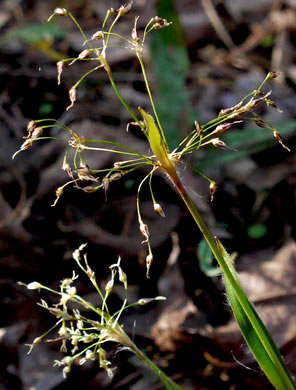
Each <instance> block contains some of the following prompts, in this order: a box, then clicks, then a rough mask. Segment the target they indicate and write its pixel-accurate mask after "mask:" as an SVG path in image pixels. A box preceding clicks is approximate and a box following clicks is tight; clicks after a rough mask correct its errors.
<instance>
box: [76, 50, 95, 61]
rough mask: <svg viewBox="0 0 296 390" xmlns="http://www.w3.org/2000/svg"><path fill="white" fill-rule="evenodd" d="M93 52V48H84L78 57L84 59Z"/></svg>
mask: <svg viewBox="0 0 296 390" xmlns="http://www.w3.org/2000/svg"><path fill="white" fill-rule="evenodd" d="M91 53H92V49H84V50H82V52H81V53H80V54H79V56H78V59H79V60H84V59H85V58H88V57H89V56H90V55H91Z"/></svg>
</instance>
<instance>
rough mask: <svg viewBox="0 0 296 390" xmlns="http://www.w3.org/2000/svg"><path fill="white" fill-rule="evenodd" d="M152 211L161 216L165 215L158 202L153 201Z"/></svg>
mask: <svg viewBox="0 0 296 390" xmlns="http://www.w3.org/2000/svg"><path fill="white" fill-rule="evenodd" d="M153 206H154V211H155V212H156V213H157V214H158V215H160V216H161V217H165V213H164V211H163V208H162V207H161V205H160V204H159V203H154V205H153Z"/></svg>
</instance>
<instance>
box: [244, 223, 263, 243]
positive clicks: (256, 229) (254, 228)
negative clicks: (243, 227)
mask: <svg viewBox="0 0 296 390" xmlns="http://www.w3.org/2000/svg"><path fill="white" fill-rule="evenodd" d="M266 233H267V227H266V226H265V225H262V224H259V223H256V224H254V225H250V226H249V227H248V236H249V237H250V238H253V239H258V238H262V237H264V236H265V235H266Z"/></svg>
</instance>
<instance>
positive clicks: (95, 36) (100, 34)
mask: <svg viewBox="0 0 296 390" xmlns="http://www.w3.org/2000/svg"><path fill="white" fill-rule="evenodd" d="M102 38H103V31H97V32H95V33H94V34H93V35H92V36H91V38H90V40H91V41H94V40H96V41H97V40H99V39H102Z"/></svg>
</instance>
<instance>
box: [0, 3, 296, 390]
mask: <svg viewBox="0 0 296 390" xmlns="http://www.w3.org/2000/svg"><path fill="white" fill-rule="evenodd" d="M121 4H122V2H120V1H112V0H110V1H108V0H101V1H95V0H64V1H54V0H53V1H45V0H43V1H34V0H2V2H1V7H0V28H1V38H0V80H1V81H0V86H1V92H0V131H1V142H0V183H1V187H0V188H1V191H0V256H1V258H0V296H1V299H0V313H1V315H0V351H1V353H0V356H1V359H0V389H1V390H22V389H24V390H33V389H36V390H66V389H73V388H75V389H78V388H81V389H110V390H111V389H112V390H115V389H132V390H141V389H154V390H156V389H162V385H161V384H160V383H159V381H158V379H157V378H156V377H154V376H153V375H152V374H150V372H148V371H147V368H145V367H142V364H141V363H139V362H138V361H137V360H136V359H135V357H134V356H132V355H131V354H130V353H129V352H127V351H118V348H117V346H115V345H110V346H109V348H108V351H109V352H108V354H109V355H108V359H109V360H111V361H112V364H113V367H115V368H116V369H115V370H114V378H113V380H112V381H110V380H109V379H108V377H107V375H106V373H105V372H104V371H102V370H100V368H99V363H98V361H91V362H89V363H88V364H86V365H84V366H82V367H80V366H79V364H77V366H75V367H74V368H73V370H72V372H71V374H70V376H69V377H68V378H67V379H65V378H63V377H62V374H61V370H60V369H59V368H57V367H55V368H53V367H52V364H53V361H54V360H55V359H61V357H62V354H61V352H59V347H60V346H59V344H58V343H56V342H55V343H46V344H41V345H39V346H37V347H36V348H34V349H33V351H32V353H31V354H30V355H27V351H28V348H27V347H26V346H25V344H28V343H30V342H32V340H33V339H34V338H35V337H37V336H38V335H40V334H41V333H42V332H45V331H46V330H47V329H48V328H49V327H50V326H52V325H53V323H54V318H53V317H51V316H50V315H49V314H48V313H47V312H45V311H44V310H42V308H40V307H39V306H37V305H36V303H37V302H38V301H39V300H40V298H43V299H47V300H48V301H49V302H50V303H54V302H55V301H54V297H51V296H49V295H46V294H44V293H42V294H38V293H37V292H35V291H33V292H32V291H28V290H26V289H25V288H24V287H21V286H19V285H17V282H18V281H20V280H21V281H23V282H25V283H28V282H31V281H34V280H37V281H39V282H41V283H43V284H46V285H48V286H51V287H54V288H58V286H59V282H60V280H61V279H63V278H65V277H71V275H72V270H73V269H75V270H76V271H77V272H78V270H77V268H76V267H77V266H76V264H75V262H74V261H73V260H72V252H73V251H74V250H75V249H77V248H78V247H79V246H80V245H81V244H82V243H88V246H87V253H88V259H89V263H90V264H91V267H92V268H93V269H94V270H95V272H96V275H97V278H98V280H99V281H100V283H101V286H102V288H103V287H104V285H105V284H106V282H107V281H108V280H109V277H110V272H109V271H110V270H109V266H110V265H111V264H113V263H115V262H117V258H118V256H121V258H122V262H121V265H122V268H123V269H124V271H125V272H126V273H127V276H128V283H129V298H130V300H131V301H136V300H138V299H139V298H142V297H154V296H156V295H164V296H166V297H167V298H168V299H167V301H166V302H156V303H153V304H151V305H150V306H144V307H141V308H140V309H131V310H130V311H127V312H125V313H124V314H123V316H122V318H121V321H122V323H124V324H125V329H126V331H127V332H128V333H129V334H130V335H131V336H132V337H133V338H134V340H135V342H136V344H137V345H138V346H139V347H141V348H142V349H143V350H144V351H145V352H146V353H147V354H148V355H149V356H150V357H151V358H152V359H153V361H155V363H156V364H158V365H159V367H161V368H162V369H163V370H164V371H165V372H166V373H167V374H168V375H170V376H171V377H172V378H173V379H174V380H176V381H177V382H178V383H179V384H180V385H181V386H182V387H184V389H186V390H191V389H204V390H206V389H208V390H210V389H216V388H217V389H222V390H223V389H231V390H235V389H239V390H243V389H269V388H270V385H269V384H268V383H267V381H266V379H265V378H264V376H263V375H262V374H261V373H260V370H259V368H258V367H257V365H256V364H255V362H254V360H253V358H252V356H251V354H250V352H249V351H248V349H247V347H246V346H245V344H244V342H243V340H242V338H241V336H240V332H239V330H238V328H237V326H236V324H235V322H234V320H233V319H232V316H231V313H230V310H229V307H228V304H227V301H226V298H225V295H224V287H223V281H222V280H221V278H220V276H219V275H218V276H217V273H215V267H216V265H215V263H214V262H213V261H212V258H211V256H209V253H208V250H207V247H206V246H205V245H204V242H203V241H202V237H201V234H200V232H199V231H198V230H197V228H196V226H195V224H194V223H193V222H192V220H191V218H190V216H189V214H188V212H187V211H186V210H185V208H184V207H183V205H182V204H181V202H180V200H179V199H178V196H177V194H176V193H175V191H174V189H173V188H172V187H171V186H170V185H169V184H168V182H167V181H166V179H165V178H164V177H162V175H161V174H156V175H155V177H154V178H153V188H154V194H155V196H156V198H157V200H158V201H159V202H160V203H161V204H162V207H163V208H164V211H165V214H166V217H165V219H162V218H161V217H159V216H158V215H157V214H156V213H154V211H153V204H152V201H151V198H150V192H149V189H148V186H147V188H143V191H142V192H141V210H142V215H143V218H144V219H145V221H146V222H147V223H148V225H149V229H150V232H151V244H152V248H153V252H154V257H155V259H154V263H153V265H152V268H151V275H150V276H151V278H150V279H147V278H146V269H145V257H146V255H147V253H146V246H145V245H143V244H141V241H142V237H141V234H140V232H139V229H138V221H137V213H136V193H137V187H138V184H139V182H140V181H141V179H142V178H143V177H144V175H145V174H146V173H147V171H146V170H145V169H143V170H139V171H136V172H134V173H132V174H131V175H129V176H127V177H124V178H123V179H121V180H119V181H116V182H114V183H111V185H110V188H109V190H108V193H107V199H105V194H104V192H103V191H101V192H100V191H99V192H95V193H92V194H87V193H84V192H82V191H78V190H77V189H75V188H71V187H67V189H66V190H65V191H64V194H63V196H62V197H61V199H60V200H59V202H58V203H57V205H56V206H55V207H51V204H52V203H53V202H54V200H55V191H56V189H57V188H58V187H59V186H61V185H62V184H63V183H65V181H66V180H67V177H66V174H65V172H64V171H62V170H61V167H62V163H63V151H64V146H63V144H62V143H58V142H54V141H42V142H36V143H34V145H33V147H32V148H30V149H29V150H27V151H24V152H22V153H20V154H18V155H17V156H16V158H15V159H14V160H12V158H11V157H12V155H13V154H14V153H15V152H16V151H17V150H18V149H19V147H20V145H21V144H22V142H23V140H22V137H23V136H25V135H26V125H27V122H28V121H29V120H32V119H42V118H55V119H59V120H60V121H62V122H64V123H65V124H67V126H69V127H71V128H72V129H73V130H75V131H76V132H77V133H79V134H80V135H83V136H85V137H88V138H97V139H108V140H110V139H111V140H113V141H116V142H118V143H123V144H128V145H129V146H130V147H132V148H134V149H136V150H140V151H142V152H143V153H148V152H149V148H148V145H147V143H146V142H145V140H144V138H143V137H142V135H141V134H140V131H139V130H138V129H137V128H136V127H131V128H130V131H129V133H127V132H126V125H127V123H128V122H129V121H130V120H131V118H130V116H129V114H128V113H127V112H126V111H125V109H124V108H123V107H122V106H121V104H120V102H119V101H118V99H117V98H116V95H115V93H114V91H113V89H112V87H111V86H110V84H109V83H108V78H107V76H106V74H105V73H104V71H103V70H100V71H98V72H96V73H94V74H92V75H91V76H90V77H89V78H87V79H86V80H84V81H83V82H82V83H81V85H80V86H79V89H78V98H77V102H76V104H75V105H74V107H73V108H72V109H71V110H69V111H66V107H67V106H68V105H69V97H68V90H69V89H70V88H71V86H72V85H73V84H74V83H75V82H76V81H77V80H79V78H80V77H81V76H82V75H83V74H84V73H85V72H87V71H88V70H89V69H90V65H89V63H88V62H79V63H78V62H77V63H75V64H73V65H72V66H71V67H68V68H67V69H65V70H64V72H63V75H62V82H61V84H60V85H57V71H56V62H57V61H59V60H60V59H62V58H64V57H67V56H69V57H75V56H78V54H79V53H80V52H81V51H82V43H83V38H82V37H81V35H80V33H79V31H78V29H77V28H76V26H75V25H74V24H73V22H71V20H70V19H69V18H63V17H61V18H58V17H56V18H55V19H54V20H53V21H52V22H51V23H49V24H47V23H46V20H47V18H48V17H49V15H50V14H52V12H53V10H54V8H55V7H65V8H67V9H68V10H69V11H71V13H72V14H73V15H74V16H75V17H76V18H77V20H78V21H79V23H80V24H81V26H82V27H83V29H84V32H85V34H86V35H87V36H88V37H90V36H91V35H92V34H93V33H95V32H96V31H98V30H100V29H101V24H102V22H103V20H104V17H105V14H106V11H107V9H108V8H109V7H114V8H116V7H118V6H120V5H121ZM137 15H139V16H140V18H139V21H138V28H139V32H141V31H143V28H144V27H145V25H146V23H147V22H148V21H149V20H150V19H151V18H152V17H153V16H155V15H158V16H161V17H164V18H167V19H168V20H169V21H173V24H172V25H171V26H170V27H168V28H167V29H166V30H163V31H154V32H153V33H152V34H151V35H150V36H149V39H148V40H147V45H146V49H145V52H144V54H145V55H144V57H145V63H146V65H147V72H148V77H149V80H150V83H151V88H152V91H153V93H154V96H155V99H156V103H157V108H158V111H159V115H160V118H161V120H162V124H163V127H164V129H165V131H166V134H167V136H168V141H169V145H170V147H171V148H174V147H175V146H176V145H177V144H178V142H179V141H180V140H182V138H183V137H184V136H186V134H188V133H189V131H191V130H192V129H193V125H194V121H195V120H198V121H200V123H204V122H206V121H209V120H211V119H213V118H215V117H216V116H217V114H218V113H219V111H220V110H221V109H222V108H227V107H231V106H234V105H235V104H237V103H238V102H239V101H240V100H241V99H242V98H243V97H244V96H246V95H247V94H248V93H250V92H252V91H253V90H254V89H255V88H257V87H258V86H259V85H260V83H261V82H262V81H263V79H264V77H265V75H266V74H267V72H268V71H270V70H273V71H279V72H281V73H280V75H279V76H278V78H277V79H275V80H274V81H273V82H272V84H271V83H269V84H268V85H267V86H266V87H265V91H268V90H269V89H272V91H273V94H272V96H273V99H274V100H275V102H276V104H277V106H278V107H279V108H280V109H281V110H282V111H283V112H282V113H279V112H278V111H277V110H276V109H274V108H270V109H268V110H267V109H266V111H264V110H261V112H260V114H261V115H262V116H263V117H264V118H265V120H267V121H270V122H272V123H273V124H274V125H276V127H277V128H278V130H279V131H280V132H281V134H282V136H283V139H284V142H285V143H286V145H287V146H288V147H289V148H290V149H291V152H290V153H289V152H287V151H286V150H285V149H283V148H282V147H281V146H280V145H279V144H278V143H277V142H276V140H275V139H274V138H273V136H272V131H270V130H268V129H266V128H265V129H264V128H259V127H256V126H255V125H254V124H252V123H246V124H244V125H241V126H240V127H237V128H233V129H232V130H231V131H229V132H228V133H227V134H225V137H224V138H223V139H224V141H225V142H226V143H227V145H229V146H231V147H232V148H234V149H235V151H234V150H232V149H225V150H219V151H217V150H214V149H211V148H210V149H209V150H206V149H202V150H201V151H200V152H198V153H197V154H196V155H195V156H193V157H192V158H191V159H190V161H189V162H190V163H191V164H192V165H193V166H194V167H195V168H196V169H198V170H199V171H201V172H203V173H204V174H206V175H207V176H209V177H211V178H212V179H213V180H215V182H216V183H217V184H218V186H219V189H218V191H217V193H216V195H215V197H214V201H213V202H212V203H211V202H210V194H209V188H208V182H207V181H206V180H204V179H203V178H202V177H201V176H198V175H196V174H193V173H192V172H191V171H190V169H185V168H182V171H181V174H182V178H183V180H184V183H185V184H186V187H187V188H188V190H189V192H190V194H191V195H192V197H193V199H194V201H195V202H196V204H197V206H198V208H199V210H200V211H201V212H202V215H203V216H204V218H205V219H206V221H207V222H208V224H209V225H210V226H211V229H212V231H213V232H214V233H215V235H217V236H218V237H220V239H221V240H222V241H223V243H224V245H225V246H226V247H227V249H228V250H229V251H230V252H237V253H239V256H238V257H237V260H236V265H237V269H238V270H239V271H240V274H241V280H242V283H243V285H244V287H245V288H246V290H247V292H248V295H249V297H250V298H251V299H252V301H253V302H254V303H255V305H256V307H257V308H258V311H259V312H260V313H261V314H262V316H263V318H264V320H265V323H266V324H267V326H268V327H269V329H270V330H271V332H272V334H273V336H274V338H275V340H276V342H277V344H278V346H279V347H280V348H281V351H282V353H283V355H284V356H285V358H286V360H287V362H288V364H289V366H290V368H291V370H292V372H293V373H294V375H295V373H296V365H295V361H296V360H295V357H296V345H295V336H296V331H295V325H294V324H295V320H296V298H295V293H296V287H295V286H296V246H295V243H294V240H295V236H296V225H295V217H296V209H295V189H296V168H295V160H296V157H295V152H294V151H295V146H296V145H295V141H296V131H295V130H296V115H295V106H296V94H295V90H296V57H295V53H296V50H295V45H296V5H295V2H294V1H292V0H290V1H280V0H279V1H276V0H264V1H263V0H261V1H260V2H258V1H256V0H249V1H245V0H236V1H232V0H224V1H219V0H217V1H214V0H202V1H194V0H176V1H173V0H159V1H152V0H150V1H149V0H136V1H135V2H134V6H133V8H132V10H131V12H130V13H129V14H128V15H126V16H125V17H124V18H122V20H120V22H119V23H118V26H117V32H119V33H120V34H122V35H124V36H128V37H129V36H130V33H131V31H132V28H133V25H134V19H135V16H137ZM108 61H109V63H110V66H111V68H112V71H113V74H114V78H115V80H116V83H117V86H118V88H119V90H120V91H121V93H122V95H123V96H124V98H125V99H126V101H127V102H128V103H129V105H130V106H131V107H132V108H133V109H134V110H136V108H137V107H138V106H141V107H143V108H144V109H145V110H147V111H148V112H152V110H151V106H150V104H149V99H148V96H147V93H146V92H145V85H144V83H143V79H142V76H141V72H140V68H139V65H138V62H137V60H136V58H135V55H134V54H133V53H132V52H131V51H130V50H123V49H118V50H114V51H112V52H110V53H109V57H108ZM48 132H49V134H50V132H51V130H48ZM51 134H53V133H51ZM88 163H89V165H90V166H91V167H92V168H94V169H104V168H108V167H110V166H111V165H112V164H113V163H114V157H113V156H112V155H110V154H108V153H94V154H91V155H89V160H88ZM215 275H216V276H215ZM77 289H78V291H79V293H80V295H81V296H83V297H84V298H87V299H89V300H91V301H92V302H94V303H96V302H98V303H99V300H98V297H97V295H96V294H95V291H94V289H93V288H92V286H91V284H90V283H89V282H88V281H87V280H86V279H85V278H83V277H81V278H80V279H78V282H77ZM123 297H124V291H123V290H122V287H121V285H120V284H118V286H115V288H114V292H113V294H112V296H111V298H110V306H111V307H114V308H115V309H116V308H118V307H120V305H121V302H122V299H123ZM53 337H54V335H53ZM53 337H52V338H53ZM73 386H74V387H73Z"/></svg>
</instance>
